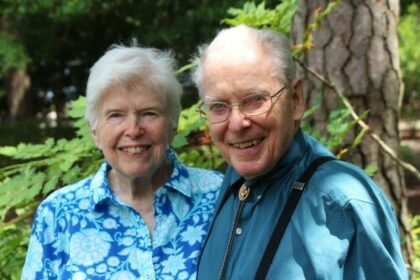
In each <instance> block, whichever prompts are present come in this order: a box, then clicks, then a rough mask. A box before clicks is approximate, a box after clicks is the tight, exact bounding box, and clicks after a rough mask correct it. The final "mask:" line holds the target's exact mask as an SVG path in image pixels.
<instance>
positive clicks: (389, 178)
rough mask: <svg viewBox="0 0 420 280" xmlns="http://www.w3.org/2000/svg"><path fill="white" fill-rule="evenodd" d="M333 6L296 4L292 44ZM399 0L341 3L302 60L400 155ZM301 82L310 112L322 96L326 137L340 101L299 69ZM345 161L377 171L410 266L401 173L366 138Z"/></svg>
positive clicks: (304, 0)
mask: <svg viewBox="0 0 420 280" xmlns="http://www.w3.org/2000/svg"><path fill="white" fill-rule="evenodd" d="M328 2H330V1H326V0H298V8H297V12H296V15H295V17H294V19H293V40H294V43H296V44H297V43H302V42H301V40H302V37H303V34H304V32H305V30H306V28H307V26H308V24H310V23H311V22H313V19H314V12H315V10H316V9H318V8H321V9H322V10H324V9H325V7H326V5H327V4H328ZM398 13H399V2H398V0H388V1H375V0H365V1H362V0H343V1H341V3H340V4H339V5H338V6H337V7H336V8H335V9H334V10H333V11H332V12H331V13H330V14H329V15H328V16H327V17H326V18H324V19H323V21H322V24H321V26H320V28H319V29H317V30H316V31H315V32H314V34H313V35H314V36H313V39H314V46H313V48H312V49H311V50H309V51H307V52H306V53H305V54H304V55H303V56H302V57H301V60H302V61H303V63H304V64H305V65H306V66H308V67H310V68H312V69H314V70H316V71H317V72H318V73H319V74H321V75H323V76H324V77H325V78H327V79H328V80H329V81H331V82H332V84H333V85H334V86H335V87H336V88H337V89H338V90H339V91H341V92H342V93H343V94H344V95H345V96H346V97H347V98H348V99H349V100H350V102H351V103H352V105H353V107H354V108H355V110H356V112H357V113H358V114H361V113H362V112H364V111H366V110H369V115H368V117H367V119H366V120H365V121H366V122H367V124H368V125H369V126H370V128H371V130H372V131H373V132H374V133H376V134H377V135H379V136H380V137H381V138H382V139H383V140H384V141H385V143H387V144H388V145H389V146H390V147H391V148H392V149H394V150H395V151H398V150H399V147H400V146H399V145H400V140H399V134H398V119H399V109H400V108H399V101H400V100H401V95H402V91H403V84H402V78H401V72H400V62H399V56H398V37H397V21H398ZM298 75H299V76H300V77H302V78H303V81H304V88H305V92H306V95H307V96H306V97H307V100H306V101H307V106H308V108H309V107H310V106H311V105H314V103H315V100H316V96H317V94H319V93H322V94H323V95H322V102H321V103H322V104H321V108H320V110H318V112H317V114H315V116H314V118H313V119H312V124H313V126H314V128H315V129H316V130H317V131H321V132H323V133H325V127H326V124H327V119H328V114H329V112H331V111H332V110H334V109H336V108H337V105H338V104H339V102H340V101H339V100H338V99H337V97H336V95H335V94H334V93H333V92H332V91H331V90H330V89H328V88H326V87H325V86H324V85H323V84H322V83H321V82H320V81H319V80H317V79H316V78H315V77H314V76H313V75H311V74H310V73H308V72H305V71H304V70H303V69H298ZM358 131H360V129H359V128H358V127H357V128H355V129H354V130H353V131H352V132H351V133H350V135H349V136H348V137H347V138H346V139H345V142H346V143H345V144H347V145H351V142H352V140H353V139H354V137H355V136H356V135H357V132H358ZM345 159H346V160H349V161H352V162H354V163H355V164H357V165H359V166H361V167H362V168H365V167H367V166H369V165H375V166H377V173H376V175H375V176H374V179H375V181H376V182H377V183H378V185H379V186H380V187H381V188H382V190H383V191H384V193H385V194H386V195H387V196H388V198H389V199H390V201H391V203H392V204H393V206H394V209H395V212H396V215H397V219H398V222H399V225H400V231H401V235H402V238H404V239H405V240H406V241H407V242H406V243H405V244H406V246H404V248H403V249H404V251H405V252H404V253H405V255H406V257H407V258H406V260H407V261H408V262H410V258H409V256H411V242H410V237H409V225H408V222H407V198H406V192H405V181H404V174H403V171H402V169H401V168H400V167H399V166H398V165H397V163H396V162H395V161H394V160H392V159H391V158H390V157H389V156H388V155H387V154H385V153H384V152H383V151H382V150H381V149H380V148H379V146H378V145H377V144H376V142H374V141H373V140H372V138H370V137H369V136H366V137H365V138H364V140H363V142H362V143H361V144H360V145H359V146H358V147H357V148H356V149H353V150H351V151H350V153H349V154H347V155H346V158H345Z"/></svg>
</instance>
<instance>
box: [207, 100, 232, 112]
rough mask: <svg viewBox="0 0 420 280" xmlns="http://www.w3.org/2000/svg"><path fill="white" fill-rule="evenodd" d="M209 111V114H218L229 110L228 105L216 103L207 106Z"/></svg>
mask: <svg viewBox="0 0 420 280" xmlns="http://www.w3.org/2000/svg"><path fill="white" fill-rule="evenodd" d="M207 109H208V111H209V112H213V113H217V112H224V111H225V110H226V109H228V106H227V104H225V103H222V102H214V103H210V104H208V105H207Z"/></svg>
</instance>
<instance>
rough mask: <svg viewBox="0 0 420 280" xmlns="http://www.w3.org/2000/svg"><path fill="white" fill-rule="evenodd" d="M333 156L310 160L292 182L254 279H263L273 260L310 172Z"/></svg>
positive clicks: (309, 177) (310, 174) (310, 175)
mask: <svg viewBox="0 0 420 280" xmlns="http://www.w3.org/2000/svg"><path fill="white" fill-rule="evenodd" d="M334 159H335V158H333V157H329V156H325V157H319V158H317V159H315V160H314V161H312V162H311V164H310V165H309V166H308V168H307V169H306V170H305V172H304V173H303V175H302V176H301V177H300V179H299V181H296V182H295V183H294V184H293V189H292V192H291V193H290V195H289V199H288V200H287V203H286V206H285V207H284V209H283V212H282V213H281V215H280V217H279V220H278V221H277V224H276V227H275V228H274V231H273V233H272V234H271V238H270V241H269V242H268V245H267V247H266V248H265V251H264V255H263V257H262V259H261V262H260V265H259V267H258V270H257V274H256V275H255V280H263V279H265V277H266V275H267V272H268V269H269V268H270V265H271V262H272V261H273V258H274V255H275V253H276V251H277V247H278V246H279V243H280V240H281V238H282V237H283V234H284V232H285V230H286V227H287V224H288V223H289V221H290V217H291V216H292V214H293V211H294V210H295V208H296V205H297V203H298V201H299V198H300V196H301V195H302V193H303V190H304V188H305V185H306V183H308V181H309V180H310V179H311V177H312V174H313V173H314V172H315V170H316V169H317V168H318V166H320V165H321V164H323V163H324V162H327V161H330V160H334Z"/></svg>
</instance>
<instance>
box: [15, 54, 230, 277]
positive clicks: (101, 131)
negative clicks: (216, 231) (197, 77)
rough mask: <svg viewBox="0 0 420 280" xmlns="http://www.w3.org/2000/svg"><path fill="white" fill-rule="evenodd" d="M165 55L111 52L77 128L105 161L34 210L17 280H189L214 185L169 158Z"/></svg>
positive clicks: (211, 175)
mask: <svg viewBox="0 0 420 280" xmlns="http://www.w3.org/2000/svg"><path fill="white" fill-rule="evenodd" d="M173 70H174V60H173V58H172V56H171V54H170V53H168V52H162V51H158V50H156V49H148V48H139V47H123V46H114V47H113V48H111V49H110V50H109V51H108V52H107V53H106V54H105V55H104V56H103V57H102V58H100V59H99V60H98V61H97V62H96V63H95V65H94V66H93V67H92V69H91V71H90V76H89V80H88V83H87V109H86V119H87V121H88V122H89V125H90V129H91V134H92V136H93V139H94V141H95V143H96V146H97V147H98V148H99V149H100V150H101V151H102V153H103V155H104V157H105V161H104V163H103V164H102V165H101V167H100V168H99V170H98V171H97V172H96V173H95V174H93V175H92V176H91V177H89V178H86V179H84V180H82V181H79V182H77V183H75V184H72V185H70V186H67V187H65V188H62V189H60V190H57V191H56V192H54V193H53V194H52V195H50V196H49V197H48V198H47V199H46V200H45V201H43V202H42V203H41V205H40V206H39V208H38V210H37V215H36V219H35V222H34V225H33V232H32V236H31V239H30V245H29V250H28V254H27V257H26V262H25V266H24V269H23V272H22V279H195V278H196V266H197V258H198V256H199V254H200V251H201V249H202V246H203V242H204V239H205V236H206V234H207V230H208V225H209V220H210V219H211V217H212V214H213V210H214V204H215V200H216V198H217V195H218V190H219V188H218V187H219V186H220V184H221V180H222V175H221V174H219V173H217V172H214V171H208V170H202V169H198V168H191V167H187V166H185V165H183V164H181V163H180V162H179V161H178V160H177V159H176V156H175V154H174V152H173V151H172V150H171V149H170V148H169V145H170V143H171V140H172V138H173V136H174V134H175V131H176V128H177V122H178V116H179V113H180V110H181V106H180V96H181V93H182V88H181V85H180V84H179V83H178V81H177V80H176V78H175V76H174V71H173Z"/></svg>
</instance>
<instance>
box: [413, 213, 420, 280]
mask: <svg viewBox="0 0 420 280" xmlns="http://www.w3.org/2000/svg"><path fill="white" fill-rule="evenodd" d="M411 236H412V238H413V249H414V262H413V268H414V270H415V271H417V272H416V273H414V278H413V279H416V280H420V215H417V216H414V217H413V218H412V219H411Z"/></svg>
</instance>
